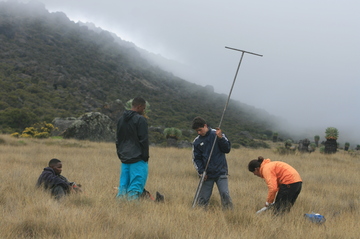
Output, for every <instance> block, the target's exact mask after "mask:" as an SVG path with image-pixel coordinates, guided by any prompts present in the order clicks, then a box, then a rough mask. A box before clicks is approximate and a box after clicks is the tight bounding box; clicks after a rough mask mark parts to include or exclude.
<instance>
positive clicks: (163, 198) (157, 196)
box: [155, 192, 165, 202]
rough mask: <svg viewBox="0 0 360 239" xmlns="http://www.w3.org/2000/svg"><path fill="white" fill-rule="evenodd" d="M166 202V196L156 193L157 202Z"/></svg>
mask: <svg viewBox="0 0 360 239" xmlns="http://www.w3.org/2000/svg"><path fill="white" fill-rule="evenodd" d="M164 201H165V196H164V195H162V194H161V193H159V192H156V198H155V202H164Z"/></svg>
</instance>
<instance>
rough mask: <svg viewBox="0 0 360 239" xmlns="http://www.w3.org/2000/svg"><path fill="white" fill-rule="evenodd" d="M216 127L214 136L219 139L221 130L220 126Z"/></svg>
mask: <svg viewBox="0 0 360 239" xmlns="http://www.w3.org/2000/svg"><path fill="white" fill-rule="evenodd" d="M215 129H216V136H217V137H218V138H219V139H221V138H222V131H221V129H220V128H218V127H217V128H215Z"/></svg>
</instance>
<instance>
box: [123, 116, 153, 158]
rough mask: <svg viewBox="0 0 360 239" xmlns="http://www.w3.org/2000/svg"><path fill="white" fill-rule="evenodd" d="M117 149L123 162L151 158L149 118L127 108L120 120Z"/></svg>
mask: <svg viewBox="0 0 360 239" xmlns="http://www.w3.org/2000/svg"><path fill="white" fill-rule="evenodd" d="M116 150H117V154H118V157H119V159H120V160H121V162H122V163H126V164H130V163H136V162H139V161H140V160H143V161H145V162H147V161H148V160H149V136H148V124H147V120H146V119H145V118H144V117H143V116H142V115H140V114H139V113H137V112H136V111H133V110H125V111H124V114H123V115H122V116H121V118H120V119H119V121H118V124H117V130H116Z"/></svg>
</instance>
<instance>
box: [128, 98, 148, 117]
mask: <svg viewBox="0 0 360 239" xmlns="http://www.w3.org/2000/svg"><path fill="white" fill-rule="evenodd" d="M145 108H146V101H145V100H144V99H143V98H142V97H135V98H134V99H133V101H132V105H131V110H133V111H136V112H138V113H139V114H140V115H143V114H144V111H145Z"/></svg>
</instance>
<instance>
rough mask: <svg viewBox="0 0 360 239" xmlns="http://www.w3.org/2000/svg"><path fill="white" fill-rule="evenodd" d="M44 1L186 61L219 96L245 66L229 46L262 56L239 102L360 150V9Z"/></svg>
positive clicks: (244, 79) (352, 4)
mask: <svg viewBox="0 0 360 239" xmlns="http://www.w3.org/2000/svg"><path fill="white" fill-rule="evenodd" d="M25 2H26V1H25ZM40 2H43V3H44V4H45V7H46V8H47V9H48V10H49V11H50V12H54V11H61V12H64V13H65V14H66V15H67V16H68V17H69V18H70V19H71V20H73V21H75V22H77V21H82V22H92V23H94V24H95V25H96V26H97V27H101V28H103V29H105V30H108V31H111V32H114V33H116V34H117V35H118V36H119V37H120V38H122V39H124V40H127V41H131V42H133V43H135V44H136V45H137V46H139V47H141V48H144V49H146V50H148V51H150V52H154V53H158V54H161V55H162V56H164V57H166V58H169V59H174V60H177V61H179V62H182V63H183V64H185V65H186V69H187V72H184V75H185V74H186V76H188V77H187V79H186V80H188V81H191V82H195V83H197V84H200V85H204V86H205V85H212V86H214V88H215V91H216V92H218V93H224V94H228V93H229V90H230V87H231V84H232V81H233V79H234V76H235V72H236V68H237V65H238V63H239V60H240V57H241V52H237V51H232V50H228V49H226V48H225V46H228V47H233V48H238V49H242V50H246V51H250V52H254V53H257V54H261V55H263V57H258V56H254V55H249V54H245V55H244V58H243V61H242V64H241V67H240V70H239V74H238V77H237V81H236V84H235V87H234V90H233V93H232V96H231V98H232V99H236V100H239V101H241V102H243V103H246V104H248V105H252V106H254V107H256V108H260V109H264V110H266V111H267V112H269V113H270V114H272V115H275V116H280V117H282V118H284V119H286V120H288V121H289V122H291V123H293V124H294V125H296V126H293V128H294V129H297V130H298V131H300V132H307V131H310V130H312V129H316V130H314V131H311V135H315V134H318V135H320V137H321V140H323V139H324V136H325V129H326V128H327V127H336V128H338V130H339V133H340V137H339V141H342V142H345V141H350V142H352V143H353V144H360V130H359V129H360V123H359V119H358V118H359V117H360V95H359V89H360V81H359V80H360V67H359V63H360V17H359V9H360V2H359V1H358V0H343V1H339V0H311V1H310V0H302V1H291V0H272V1H269V0H261V1H256V0H253V1H250V0H248V1H242V0H222V1H220V0H217V1H213V0H191V1H190V0H178V1H176V0H172V1H171V0H102V1H98V0H86V1H85V0H40ZM224 105H225V102H224ZM225 117H226V115H225ZM219 120H220V119H219ZM311 140H312V139H311ZM352 146H354V145H352Z"/></svg>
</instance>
